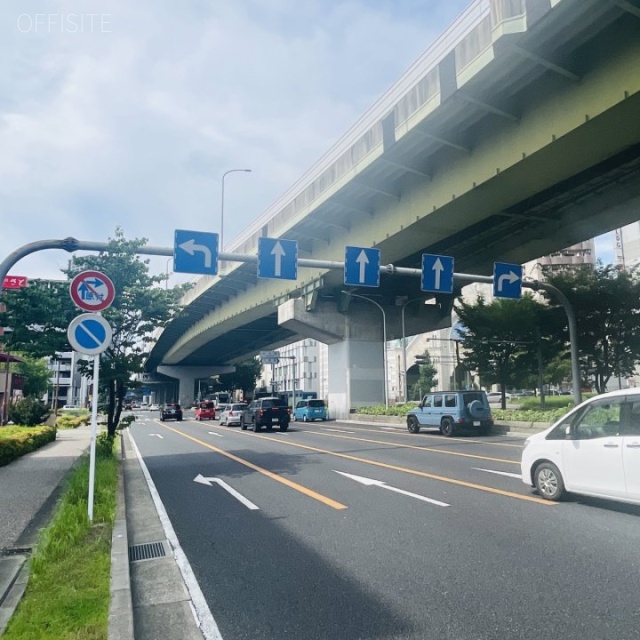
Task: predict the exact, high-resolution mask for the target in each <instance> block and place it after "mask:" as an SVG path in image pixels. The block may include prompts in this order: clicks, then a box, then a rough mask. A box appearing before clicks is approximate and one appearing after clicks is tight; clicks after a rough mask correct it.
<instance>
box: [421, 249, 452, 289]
mask: <svg viewBox="0 0 640 640" xmlns="http://www.w3.org/2000/svg"><path fill="white" fill-rule="evenodd" d="M420 289H422V291H432V292H434V293H453V258H452V257H451V256H437V255H434V254H431V253H423V254H422V276H421V278H420Z"/></svg>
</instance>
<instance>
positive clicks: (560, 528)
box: [185, 434, 637, 639]
mask: <svg viewBox="0 0 640 640" xmlns="http://www.w3.org/2000/svg"><path fill="white" fill-rule="evenodd" d="M245 435H247V434H245ZM274 435H275V434H274ZM249 437H251V435H249ZM277 442H278V441H277V440H276V439H275V438H267V437H264V436H258V437H255V438H254V440H253V442H252V443H251V449H259V448H265V447H266V448H271V447H274V446H276V445H277ZM311 468H312V469H315V470H317V469H318V466H317V465H315V464H314V465H311ZM346 470H348V471H352V472H355V473H357V472H358V469H357V465H356V464H355V463H354V465H353V466H352V467H351V468H349V469H346ZM336 477H337V476H336ZM386 479H387V480H389V481H393V477H391V476H390V477H389V478H386ZM396 480H397V478H396ZM342 482H343V483H347V482H348V479H346V478H345V479H343V480H342ZM345 486H346V485H345ZM351 486H352V487H353V489H352V490H351V491H350V495H353V496H358V498H357V499H355V498H354V499H353V500H351V502H352V504H351V505H350V509H349V510H348V511H344V512H341V513H339V514H337V516H338V517H335V515H336V514H332V516H327V511H323V512H322V518H321V519H317V518H316V519H314V518H312V517H309V515H307V517H297V518H285V519H284V520H283V519H282V518H280V519H278V520H275V519H273V520H272V522H277V523H278V525H279V527H280V528H281V529H282V531H281V535H282V538H281V541H282V544H283V545H285V546H286V545H289V544H294V542H300V541H302V542H305V541H307V540H312V541H313V550H314V551H316V552H317V553H319V555H320V556H321V560H318V562H319V563H320V564H321V565H323V566H324V565H329V566H330V568H331V567H333V568H334V569H335V568H336V567H342V568H343V571H341V572H339V575H340V578H341V582H340V584H341V585H344V586H346V588H347V591H346V592H345V594H344V598H342V599H340V600H341V603H342V604H343V605H344V602H346V603H348V604H347V605H344V606H351V605H353V607H355V608H356V609H357V608H358V606H359V605H358V604H357V602H358V599H356V600H354V601H353V602H351V601H350V600H349V596H348V589H349V587H350V585H351V583H352V582H353V581H354V580H355V582H356V584H358V585H360V584H362V585H367V586H366V591H367V593H369V592H370V591H371V590H373V593H374V594H375V595H376V597H375V598H373V600H374V601H376V602H377V603H378V604H381V605H382V604H383V605H384V616H383V617H384V620H385V621H388V620H391V619H396V618H398V617H399V618H400V619H401V620H402V621H403V622H404V625H405V627H407V626H409V627H411V629H407V630H406V632H401V633H400V634H399V635H398V636H397V637H403V638H425V637H433V638H441V637H456V638H462V639H465V638H477V637H487V638H494V637H495V638H503V637H505V636H506V637H509V635H508V634H510V633H513V634H514V636H515V635H516V634H517V637H523V638H530V637H531V638H533V637H537V636H536V634H537V633H540V632H541V631H545V632H547V633H549V634H550V635H551V637H566V638H574V637H575V638H577V637H586V638H600V637H605V636H604V635H602V633H603V632H604V630H605V629H607V630H610V631H611V632H613V633H617V636H615V637H632V636H628V635H625V633H628V632H629V629H630V627H628V626H627V627H625V626H624V624H622V623H620V621H619V614H620V611H621V610H623V609H624V607H629V606H630V605H631V602H630V599H633V598H632V597H631V595H632V594H634V593H637V590H636V591H631V592H627V593H628V594H629V597H625V598H623V600H624V602H623V603H622V604H620V605H619V606H618V605H615V606H613V607H610V606H609V605H607V607H608V611H609V612H610V614H611V615H610V617H611V616H613V618H614V619H613V620H612V621H610V623H607V624H605V625H604V626H603V625H602V624H600V617H601V614H602V612H603V609H602V607H600V608H598V607H597V606H596V604H597V602H600V603H603V602H609V600H611V599H614V598H616V597H617V585H618V580H620V582H621V583H622V584H627V585H628V583H629V571H627V573H626V574H625V572H624V571H623V569H624V567H625V566H626V567H627V569H628V562H627V563H626V564H624V562H626V560H625V556H626V555H627V554H628V552H629V545H628V544H627V545H624V544H623V545H622V546H621V547H620V548H619V549H617V550H612V549H611V548H610V547H611V544H610V535H604V536H603V535H602V534H603V533H605V532H604V531H602V530H601V531H599V533H598V535H597V536H596V537H595V538H594V539H592V540H591V541H590V544H591V547H592V549H593V556H594V558H587V562H586V563H585V562H584V560H585V558H584V557H583V554H580V553H578V554H576V553H575V548H574V540H576V538H579V536H577V537H576V536H575V535H572V532H573V530H574V528H575V527H578V529H579V530H580V531H582V532H585V531H589V530H590V529H589V527H588V526H586V525H587V523H586V522H573V521H571V520H570V519H567V518H565V516H564V515H563V516H562V517H555V513H556V512H557V510H556V509H550V510H546V509H545V510H544V511H545V516H544V517H541V516H540V515H539V514H540V510H541V509H543V508H542V507H538V506H536V507H535V509H536V510H537V511H536V513H535V514H534V513H533V509H534V508H533V507H530V506H529V505H527V506H526V507H525V506H524V505H521V504H517V505H516V504H515V503H509V507H508V508H506V507H505V506H504V503H502V504H500V501H496V500H485V501H483V500H482V499H479V500H476V501H474V502H473V503H471V506H470V507H467V508H464V509H456V508H451V509H443V508H438V507H432V506H430V505H425V504H423V503H421V502H415V503H414V502H412V501H411V498H409V497H407V496H403V495H397V494H392V493H389V492H387V491H385V490H382V489H380V488H379V487H361V486H358V485H356V484H355V483H354V484H352V485H351ZM203 489H205V490H206V487H203ZM527 508H528V510H526V509H527ZM208 511H209V510H208ZM209 512H210V513H213V512H212V511H209ZM547 512H548V513H553V514H554V515H553V516H547ZM319 513H320V510H318V509H314V510H311V511H310V514H311V515H314V514H315V515H318V514H319ZM567 513H568V512H567ZM614 513H615V512H614ZM563 514H564V512H563ZM188 517H189V515H188V514H186V515H185V518H188ZM328 520H329V521H330V523H331V525H330V526H328V527H327V526H324V527H323V526H321V525H322V523H323V522H325V523H326V522H327V521H328ZM565 520H566V522H565ZM531 523H532V524H531ZM633 524H634V525H637V521H634V523H633ZM615 526H616V528H617V529H619V528H623V529H624V526H625V525H624V524H623V523H621V522H617V521H616V522H615ZM626 526H627V529H626V535H625V537H626V539H627V540H631V532H632V530H633V531H635V527H632V526H631V525H630V524H629V523H627V525H626ZM536 527H537V528H538V529H539V531H538V532H537V533H536V530H535V529H536ZM597 529H598V528H597V527H596V530H597ZM209 531H211V530H210V529H209ZM185 535H186V534H185ZM232 535H233V530H231V531H229V532H228V534H227V535H225V536H223V537H224V546H225V548H227V547H226V545H227V544H228V542H229V540H228V539H229V538H231V537H232ZM265 535H267V534H266V533H265V532H264V531H262V530H255V535H254V536H253V538H251V540H252V542H251V543H252V544H254V545H258V546H259V544H260V539H261V537H264V536H265ZM267 537H268V536H267ZM290 537H293V538H294V541H292V540H291V539H290ZM278 538H280V535H277V536H276V540H277V539H278ZM580 542H581V544H584V542H582V541H580ZM218 544H223V543H222V542H220V541H218ZM246 544H250V543H249V542H247V543H246ZM243 546H244V545H243ZM547 546H550V547H551V552H549V551H548V550H547ZM530 551H531V553H530ZM618 551H619V553H617V552H618ZM238 552H239V553H242V548H240V549H239V550H238ZM265 552H268V554H267V560H264V558H263V557H262V556H261V555H259V556H258V558H253V556H251V558H252V562H255V563H256V564H255V565H253V564H252V565H251V567H252V568H253V569H254V571H253V573H252V574H251V578H250V579H251V585H255V584H256V582H255V580H254V577H255V576H254V574H255V575H256V576H259V577H260V580H261V581H264V584H270V582H271V580H272V579H273V578H272V577H269V576H270V574H269V569H270V568H271V567H274V566H275V569H276V571H277V570H278V569H279V568H280V567H281V566H282V565H283V563H285V566H286V570H284V569H283V570H282V573H287V575H288V570H289V566H288V565H286V562H287V561H288V556H287V555H286V554H285V556H286V557H284V558H283V557H282V556H281V555H278V553H277V549H272V548H271V547H270V546H269V547H268V548H266V549H265ZM614 552H615V553H614ZM229 554H230V555H229V556H225V557H229V558H231V557H232V556H233V551H232V550H229ZM612 554H613V555H612ZM303 556H304V554H303ZM565 556H566V557H567V558H570V559H571V561H570V563H569V564H571V563H572V562H574V561H575V565H576V566H575V567H573V566H569V567H567V563H566V562H563V561H562V560H563V558H564V557H565ZM194 558H195V559H194V562H199V558H200V556H199V553H198V552H196V553H195V555H194ZM592 559H595V563H592V562H591V560H592ZM263 561H264V562H266V563H267V566H266V567H265V566H264V564H263ZM222 564H223V565H225V563H222ZM314 564H318V563H315V562H314ZM621 564H622V566H621ZM205 565H206V566H205V567H204V568H203V569H202V571H206V569H207V566H209V565H207V564H206V563H205ZM585 565H586V566H585ZM304 566H305V565H304V564H302V565H301V568H302V570H304ZM225 567H226V568H224V567H218V569H219V570H218V571H215V572H214V575H213V578H214V586H215V577H216V576H219V575H220V574H221V573H223V572H224V571H227V573H226V574H225V575H227V579H228V581H229V584H228V586H227V588H226V589H223V591H227V592H230V593H232V594H233V595H237V597H238V598H239V599H240V600H239V602H240V603H245V602H246V599H247V598H249V599H250V598H251V597H253V596H252V594H253V591H252V586H246V585H245V581H244V578H243V580H240V583H239V584H238V583H236V582H235V578H234V575H235V572H234V569H233V568H231V569H229V567H228V566H226V565H225ZM612 570H613V571H614V573H613V574H611V573H610V572H611V571H612ZM265 572H266V573H265ZM293 574H294V575H295V577H296V582H295V584H294V585H293V586H290V588H292V589H293V590H294V591H295V590H296V589H298V583H299V582H300V579H301V577H302V576H303V574H302V573H298V572H297V571H295V570H294V571H293ZM630 574H631V576H630V577H631V578H633V577H634V576H635V577H637V571H636V569H635V568H631V571H630ZM197 575H198V574H197ZM323 575H324V574H323ZM242 576H244V577H246V575H245V572H242ZM494 576H495V581H493V577H494ZM594 576H600V577H601V581H602V580H604V581H605V583H606V584H605V585H604V586H602V585H601V586H600V587H599V588H598V589H596V590H595V591H594V590H593V589H590V588H588V589H587V590H586V592H585V593H584V594H583V593H582V592H581V591H580V585H581V584H582V583H583V581H584V580H591V581H592V582H593V578H594ZM425 577H427V579H428V584H425ZM315 579H316V580H317V578H315ZM287 580H288V578H286V579H284V580H283V582H282V583H281V584H282V588H283V590H284V591H286V584H287ZM532 580H538V581H539V582H538V584H540V585H541V586H540V587H539V588H540V589H544V590H545V591H544V593H543V594H542V595H541V594H538V593H535V594H534V595H535V598H536V604H537V605H539V606H540V608H541V609H542V610H544V611H545V612H547V613H546V619H545V621H544V622H540V621H539V620H538V617H539V613H538V609H537V608H534V611H533V614H532V612H531V607H530V603H529V601H528V599H527V596H528V594H530V593H531V591H532V585H534V586H535V585H536V582H532ZM258 584H262V582H260V581H258ZM304 584H305V588H306V581H305V583H304ZM548 585H551V586H548ZM612 585H613V588H612ZM236 590H237V591H236ZM260 591H261V590H260ZM611 591H613V592H614V593H611ZM443 593H444V594H446V596H447V597H446V598H444V602H443ZM243 594H244V598H243ZM269 594H272V595H273V599H270V600H269V601H270V602H271V603H272V604H273V602H278V598H277V597H276V596H277V595H278V592H277V591H276V592H275V593H274V592H273V591H269ZM261 597H262V596H260V598H261ZM596 598H600V599H598V600H596ZM343 600H344V602H342V601H343ZM574 600H575V601H574ZM234 602H235V598H232V602H228V601H227V600H226V599H225V600H224V602H223V603H222V604H223V605H224V606H223V608H224V609H225V610H231V611H232V612H233V613H232V615H230V618H229V621H230V624H231V625H233V624H234V623H233V620H234V619H235V618H236V617H237V618H238V620H241V619H242V615H243V612H245V611H246V610H245V608H244V606H245V605H244V604H242V607H241V609H240V611H236V610H234V609H233V606H234ZM261 602H262V601H261ZM331 602H333V601H331ZM425 602H433V603H437V607H438V609H437V611H434V609H433V607H425V604H424V603H425ZM214 605H215V603H212V606H214ZM263 605H264V606H265V607H267V608H268V606H269V605H268V604H266V603H264V602H263ZM321 606H322V605H321ZM332 606H333V605H330V607H332ZM590 611H593V612H595V618H594V619H591V618H590V617H589V612H590ZM254 613H255V614H256V615H258V616H260V618H261V620H262V618H263V616H265V615H266V613H265V610H263V609H262V608H261V607H256V608H255V609H254ZM333 613H334V612H333V610H332V609H331V608H329V609H327V610H326V611H323V619H324V617H325V616H326V619H327V620H332V619H333V618H332V615H333ZM214 615H217V614H216V610H215V608H214ZM305 615H306V614H305ZM286 616H288V617H287V618H286V620H282V621H278V622H279V626H278V625H276V626H274V622H273V621H272V620H270V619H268V620H267V622H268V629H270V630H274V631H275V633H274V634H273V635H272V636H271V637H281V634H283V633H285V632H288V630H290V629H293V630H294V631H295V632H296V633H300V634H305V633H306V632H305V629H304V627H302V626H300V625H301V622H300V620H299V618H298V617H296V616H297V612H289V611H287V612H286ZM575 616H580V617H581V619H586V620H587V622H586V625H585V628H589V629H593V630H595V631H594V632H593V634H589V633H586V632H585V633H583V632H582V631H580V633H574V630H575V629H574V628H575V623H574V617H575ZM217 617H219V616H217ZM563 621H564V622H563ZM245 624H246V625H248V626H249V627H251V626H252V625H254V624H256V620H255V619H254V618H253V617H252V615H249V616H248V619H246V620H245V623H243V624H242V625H241V627H242V629H239V631H241V632H242V630H243V629H245ZM257 624H258V625H259V624H260V622H258V623H257ZM314 624H315V623H314ZM341 624H342V623H341ZM376 628H377V627H376ZM320 630H321V635H319V636H314V635H311V634H307V635H300V636H299V637H310V638H313V637H343V638H349V637H354V638H359V637H378V636H376V635H375V630H374V629H372V628H367V629H366V631H365V633H364V634H363V635H358V634H359V631H360V625H354V626H352V627H347V628H346V629H343V630H342V631H341V632H340V633H336V634H335V635H330V632H329V631H328V630H327V629H325V628H324V627H323V626H321V627H320ZM451 630H453V632H452V633H454V634H455V635H451V636H448V635H447V634H448V633H449V632H450V631H451ZM532 630H533V631H532ZM431 632H433V634H432V635H429V634H430V633H431ZM266 633H267V635H266V636H265V637H269V636H268V631H267V632H266ZM341 633H342V635H341ZM554 633H556V634H557V635H555V636H554V635H553V634H554ZM367 634H368V635H367ZM560 634H562V635H560ZM598 634H600V635H598ZM232 637H233V636H232ZM240 637H245V636H242V635H241V636H240ZM258 637H261V636H258ZM386 637H396V636H393V635H391V636H386Z"/></svg>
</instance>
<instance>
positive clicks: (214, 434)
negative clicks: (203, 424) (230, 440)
mask: <svg viewBox="0 0 640 640" xmlns="http://www.w3.org/2000/svg"><path fill="white" fill-rule="evenodd" d="M208 434H209V435H210V436H218V438H224V436H223V435H222V434H221V433H216V432H215V431H208Z"/></svg>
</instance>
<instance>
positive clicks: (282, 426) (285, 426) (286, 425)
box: [280, 422, 289, 431]
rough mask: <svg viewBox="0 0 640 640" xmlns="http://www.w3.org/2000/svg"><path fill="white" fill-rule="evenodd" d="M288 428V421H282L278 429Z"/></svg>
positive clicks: (284, 429)
mask: <svg viewBox="0 0 640 640" xmlns="http://www.w3.org/2000/svg"><path fill="white" fill-rule="evenodd" d="M288 428H289V423H288V422H283V423H282V424H281V425H280V431H286V430H287V429H288Z"/></svg>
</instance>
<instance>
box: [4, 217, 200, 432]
mask: <svg viewBox="0 0 640 640" xmlns="http://www.w3.org/2000/svg"><path fill="white" fill-rule="evenodd" d="M146 242H147V241H146V239H144V238H143V239H135V240H126V239H125V237H124V234H123V232H122V230H121V229H119V228H118V229H116V232H115V237H114V238H110V239H109V242H108V248H107V250H106V251H104V252H101V253H99V254H97V255H95V254H92V255H86V256H73V258H72V260H71V263H70V265H69V268H68V269H65V270H63V273H65V274H66V276H67V278H72V277H74V276H75V275H77V274H78V273H80V272H82V271H85V270H87V269H93V270H96V271H101V272H103V273H105V274H106V275H107V276H109V278H110V279H111V280H112V281H113V284H114V286H115V290H116V297H115V300H114V302H113V304H112V305H111V307H109V308H108V309H105V310H104V311H103V312H102V315H103V316H104V317H105V319H106V320H107V321H108V322H109V324H110V325H111V327H112V329H113V341H112V344H111V346H110V347H109V348H108V349H107V350H106V351H105V352H104V353H103V354H102V356H101V359H100V389H101V390H102V391H103V392H104V393H105V394H106V396H107V430H108V433H109V435H110V436H113V435H114V434H115V430H116V426H117V425H118V422H119V420H120V414H121V412H122V406H123V400H124V396H125V393H126V391H127V388H128V387H131V386H132V382H131V378H132V376H133V375H134V374H137V373H141V372H142V370H143V368H144V363H145V358H146V355H147V354H146V351H145V345H146V344H147V343H148V342H150V341H151V340H152V334H153V332H155V331H156V330H157V329H158V328H161V327H163V326H165V325H166V324H167V323H168V322H169V321H170V320H171V319H172V317H173V316H174V315H175V314H176V313H177V312H178V310H179V300H180V298H181V297H182V295H183V294H184V293H185V291H186V290H187V289H188V288H189V285H182V286H179V287H173V288H172V289H168V290H167V289H165V288H164V287H158V286H156V285H157V284H158V283H160V282H162V281H164V280H165V278H166V276H165V275H164V274H162V275H158V276H152V275H149V268H148V264H149V261H148V260H145V261H142V260H140V259H139V258H138V256H137V255H136V251H137V250H138V249H139V248H140V247H142V246H144V245H145V244H146ZM6 301H7V311H6V313H4V314H2V315H0V324H3V325H4V326H7V325H9V326H11V327H13V328H14V331H13V332H11V333H10V334H8V335H9V339H8V340H7V344H8V345H9V346H12V347H13V348H14V349H16V347H18V346H19V347H20V350H21V351H23V352H25V353H29V354H30V355H40V356H41V355H49V356H53V355H54V354H55V352H56V351H69V350H70V347H69V345H68V342H67V337H66V331H67V327H68V325H69V322H70V321H71V319H72V318H73V317H75V316H76V315H78V311H77V309H75V307H74V305H73V303H72V302H71V299H70V296H69V283H68V281H67V282H61V283H36V284H35V286H33V287H31V286H30V287H26V288H24V289H20V290H17V291H16V293H15V294H14V292H13V291H11V292H7V295H6ZM91 370H92V367H91V366H90V365H89V363H88V362H87V366H86V367H85V372H86V373H87V374H89V375H90V374H91Z"/></svg>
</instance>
